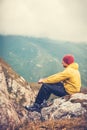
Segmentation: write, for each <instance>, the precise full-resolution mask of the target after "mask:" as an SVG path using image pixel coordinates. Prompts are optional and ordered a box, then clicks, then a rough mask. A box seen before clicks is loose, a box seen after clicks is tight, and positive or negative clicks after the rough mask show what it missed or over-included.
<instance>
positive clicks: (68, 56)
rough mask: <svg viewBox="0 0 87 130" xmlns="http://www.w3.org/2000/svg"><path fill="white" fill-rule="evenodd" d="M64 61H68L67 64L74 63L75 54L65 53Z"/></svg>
mask: <svg viewBox="0 0 87 130" xmlns="http://www.w3.org/2000/svg"><path fill="white" fill-rule="evenodd" d="M63 61H64V62H65V63H66V64H68V65H69V64H72V63H73V62H74V56H73V55H65V56H64V57H63Z"/></svg>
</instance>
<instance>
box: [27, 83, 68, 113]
mask: <svg viewBox="0 0 87 130" xmlns="http://www.w3.org/2000/svg"><path fill="white" fill-rule="evenodd" d="M51 94H54V95H56V96H60V97H62V96H65V95H67V94H68V93H67V92H66V91H65V88H64V86H63V84H62V83H55V84H45V83H44V84H43V85H42V86H41V88H40V90H39V92H38V95H37V97H36V100H35V103H34V105H33V106H25V109H27V110H28V111H38V112H40V111H41V108H42V107H44V106H47V105H44V104H43V101H44V100H45V101H47V100H48V98H49V97H50V95H51Z"/></svg>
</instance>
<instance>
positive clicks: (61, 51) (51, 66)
mask: <svg viewBox="0 0 87 130" xmlns="http://www.w3.org/2000/svg"><path fill="white" fill-rule="evenodd" d="M69 53H71V54H73V55H75V58H76V62H77V63H78V64H79V65H80V71H81V76H82V86H87V85H86V84H87V80H86V79H87V69H86V64H87V57H86V53H87V44H85V43H80V44H79V43H70V42H62V41H55V40H50V39H47V38H35V37H24V36H3V35H0V57H2V58H3V59H5V61H7V63H9V64H10V65H11V67H12V68H13V69H14V70H15V71H16V72H17V73H19V74H20V75H22V76H23V77H24V78H25V79H26V80H27V81H28V82H36V81H38V79H39V78H41V77H46V76H49V75H51V74H54V73H57V72H59V71H62V70H63V68H62V65H61V58H62V57H63V56H64V55H65V54H69Z"/></svg>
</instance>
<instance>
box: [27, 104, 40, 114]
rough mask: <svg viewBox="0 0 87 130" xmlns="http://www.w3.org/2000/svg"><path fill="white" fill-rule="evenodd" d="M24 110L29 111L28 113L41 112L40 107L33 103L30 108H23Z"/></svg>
mask: <svg viewBox="0 0 87 130" xmlns="http://www.w3.org/2000/svg"><path fill="white" fill-rule="evenodd" d="M25 109H26V110H27V111H30V112H33V111H36V112H41V107H40V105H39V104H37V103H35V104H34V105H32V106H25Z"/></svg>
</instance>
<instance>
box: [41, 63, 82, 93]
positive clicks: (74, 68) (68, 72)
mask: <svg viewBox="0 0 87 130" xmlns="http://www.w3.org/2000/svg"><path fill="white" fill-rule="evenodd" d="M78 68H79V66H78V64H77V63H72V64H70V65H69V66H68V67H67V68H65V70H64V71H62V72H60V73H57V74H54V75H52V76H49V77H47V78H45V79H43V83H58V82H62V83H63V84H64V87H65V90H66V91H67V92H68V93H69V94H74V93H77V92H80V88H81V78H80V73H79V70H78Z"/></svg>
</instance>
